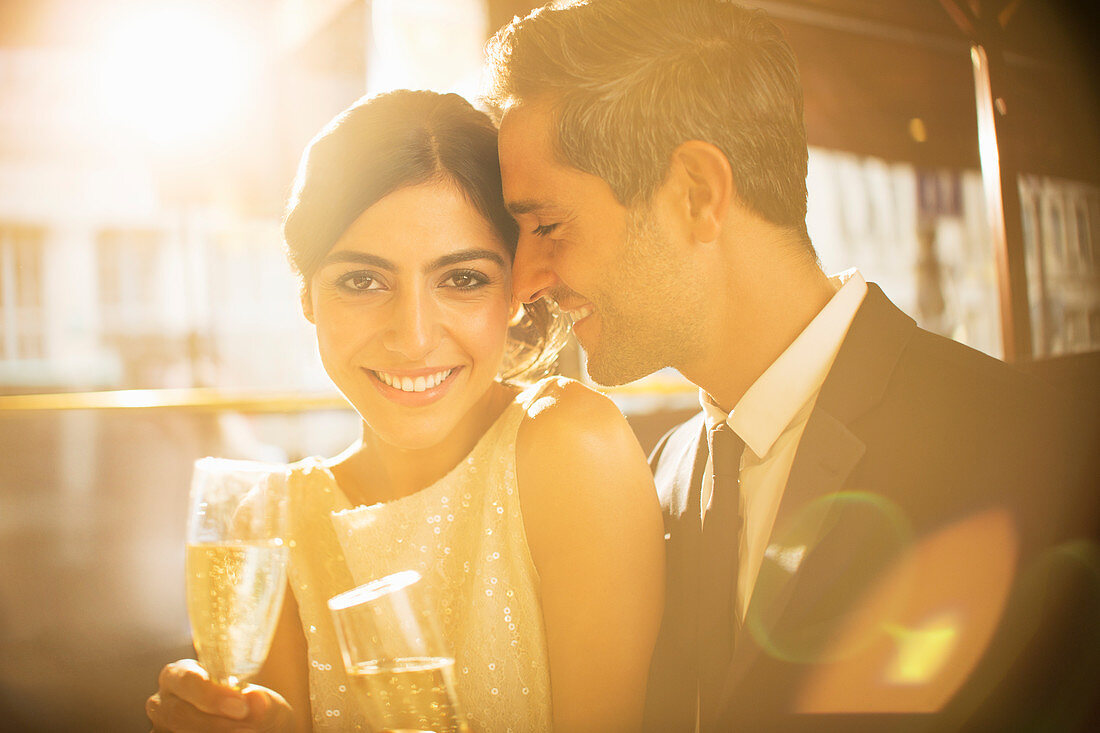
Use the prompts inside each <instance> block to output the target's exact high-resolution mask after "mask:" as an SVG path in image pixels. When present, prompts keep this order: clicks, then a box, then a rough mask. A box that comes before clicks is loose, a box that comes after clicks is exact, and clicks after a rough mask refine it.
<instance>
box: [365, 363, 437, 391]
mask: <svg viewBox="0 0 1100 733" xmlns="http://www.w3.org/2000/svg"><path fill="white" fill-rule="evenodd" d="M453 371H454V369H453V368H452V369H445V370H443V371H441V372H436V373H435V374H429V375H427V376H424V377H399V376H397V375H396V374H387V373H386V372H380V371H375V372H374V375H375V376H376V377H378V378H379V379H381V380H382V381H383V382H385V383H386V384H388V385H389V386H391V387H393V388H394V389H399V390H401V391H402V392H423V391H424V390H426V389H432V388H433V387H438V386H439V385H440V384H441V383H442V382H443V380H444V379H446V378H447V377H449V376H451V372H453Z"/></svg>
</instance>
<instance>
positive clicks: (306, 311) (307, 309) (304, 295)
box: [298, 285, 317, 325]
mask: <svg viewBox="0 0 1100 733" xmlns="http://www.w3.org/2000/svg"><path fill="white" fill-rule="evenodd" d="M298 298H299V300H300V301H301V303H302V315H304V316H305V317H306V320H307V321H309V322H310V323H312V324H314V325H316V324H317V322H316V321H314V320H313V297H312V294H311V293H310V292H309V288H308V287H307V286H305V285H303V286H302V287H301V288H300V289H299V290H298Z"/></svg>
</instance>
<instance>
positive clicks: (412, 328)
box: [382, 291, 442, 361]
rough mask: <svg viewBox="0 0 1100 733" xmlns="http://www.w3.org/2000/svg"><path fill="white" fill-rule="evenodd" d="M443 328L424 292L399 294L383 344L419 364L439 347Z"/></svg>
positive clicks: (438, 316) (437, 309) (436, 310)
mask: <svg viewBox="0 0 1100 733" xmlns="http://www.w3.org/2000/svg"><path fill="white" fill-rule="evenodd" d="M441 332H442V328H441V325H440V313H439V308H438V305H437V304H436V303H434V302H433V301H432V299H431V297H430V296H429V295H428V294H427V293H417V292H408V291H406V292H404V293H401V294H399V295H398V297H397V298H396V300H395V302H394V308H393V311H392V312H391V315H390V323H389V327H388V328H387V329H386V332H385V335H384V336H383V339H382V345H383V346H385V347H386V349H388V350H389V351H392V352H395V353H397V354H400V355H401V356H403V357H404V358H406V359H407V360H409V361H421V360H422V359H424V358H425V357H427V356H428V355H429V354H431V353H432V351H434V350H435V348H436V347H437V346H438V345H439V341H440V338H441V335H440V334H441Z"/></svg>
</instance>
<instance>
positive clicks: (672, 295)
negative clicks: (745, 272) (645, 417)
mask: <svg viewBox="0 0 1100 733" xmlns="http://www.w3.org/2000/svg"><path fill="white" fill-rule="evenodd" d="M625 239H626V242H625V246H624V248H623V257H622V262H621V263H620V266H619V267H618V268H616V269H615V270H614V271H612V272H609V273H608V276H607V278H606V279H605V281H604V282H605V285H604V287H603V288H602V289H601V293H600V294H599V296H598V297H592V298H591V300H592V302H593V304H594V305H595V306H596V309H597V314H598V318H599V319H600V321H599V325H600V331H599V340H598V343H597V344H595V346H594V347H593V348H592V350H591V351H587V350H586V351H587V355H588V364H587V367H588V374H589V376H590V377H592V379H593V380H594V381H595V382H597V383H598V384H601V385H604V386H607V387H613V386H617V385H620V384H625V383H627V382H633V381H634V380H636V379H641V378H642V377H644V376H646V375H649V374H652V373H653V372H655V371H657V370H659V369H663V368H664V367H668V366H671V367H678V365H679V364H682V363H683V362H684V361H685V360H687V359H691V358H694V357H695V355H696V354H697V353H698V352H699V351H700V350H701V349H702V345H703V343H704V334H703V333H701V330H700V326H699V321H698V319H697V318H695V317H694V316H695V315H696V314H698V313H699V311H700V308H701V306H702V303H701V302H700V300H701V297H702V289H701V288H699V287H694V286H695V285H696V284H697V282H696V281H697V278H698V273H695V272H692V271H691V269H690V266H689V263H685V262H683V261H676V259H677V258H676V257H675V256H674V255H673V254H672V252H673V250H672V246H671V242H670V241H669V237H668V236H667V234H666V233H665V231H664V229H663V228H662V227H661V225H660V222H658V221H657V220H656V218H655V217H654V216H653V215H652V214H651V213H650V212H649V211H648V210H647V209H644V208H641V207H639V208H637V209H633V210H631V212H630V214H629V219H628V224H627V231H626V235H625ZM605 293H606V294H609V295H605Z"/></svg>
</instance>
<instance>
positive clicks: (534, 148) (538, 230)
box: [500, 104, 702, 385]
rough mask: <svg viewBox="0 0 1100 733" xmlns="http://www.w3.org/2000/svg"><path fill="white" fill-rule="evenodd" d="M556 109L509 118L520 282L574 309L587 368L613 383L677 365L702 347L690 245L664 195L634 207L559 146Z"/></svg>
mask: <svg viewBox="0 0 1100 733" xmlns="http://www.w3.org/2000/svg"><path fill="white" fill-rule="evenodd" d="M554 134H555V133H554V130H553V128H552V125H551V115H550V112H549V109H548V108H547V107H546V106H544V105H540V104H529V105H525V106H522V107H515V108H512V109H510V110H509V111H508V112H507V113H506V114H505V116H504V118H503V120H502V122H501V127H500V165H501V174H502V177H503V182H504V200H505V203H506V204H507V205H508V208H509V210H510V211H511V212H512V214H513V216H515V218H516V221H517V222H518V223H519V228H520V235H519V245H518V248H517V251H516V257H515V262H514V264H513V269H512V276H513V289H514V292H515V296H516V298H517V299H519V300H522V301H524V302H530V301H533V300H537V299H538V298H540V297H544V296H546V297H550V298H552V299H553V300H555V301H556V302H557V303H558V305H559V306H560V307H561V309H562V310H564V311H566V312H567V313H569V314H570V315H571V316H572V317H573V318H574V327H573V329H574V332H575V333H576V334H577V338H578V340H579V341H580V343H581V345H582V346H583V347H584V349H585V351H586V352H587V355H588V371H589V374H591V376H592V378H593V379H594V380H596V381H597V382H599V383H601V384H605V385H615V384H623V383H625V382H629V381H633V380H635V379H639V378H641V377H643V376H645V375H647V374H650V373H652V372H654V371H656V370H657V369H660V368H662V367H665V366H678V365H679V364H680V363H681V362H682V360H683V359H684V358H685V357H688V358H690V357H691V356H693V354H694V352H696V351H698V349H699V348H700V344H701V342H702V334H699V333H696V330H697V329H698V324H697V321H696V319H694V318H692V314H693V313H694V312H695V310H694V309H695V308H696V307H697V305H698V304H697V303H695V302H694V301H695V299H696V298H697V296H698V292H699V290H698V289H697V288H693V284H694V282H695V280H696V276H695V273H693V272H692V262H691V258H690V257H689V256H688V249H690V248H684V247H683V246H681V245H680V243H678V241H677V238H676V237H675V236H670V232H669V231H668V230H667V229H666V227H665V226H664V223H663V222H664V220H665V217H663V216H662V215H661V206H660V205H659V203H657V202H658V201H659V199H660V192H658V194H657V195H656V196H655V197H654V199H653V202H654V203H653V204H652V205H651V206H645V207H639V208H638V209H634V210H629V209H627V208H626V207H624V206H623V205H622V204H620V203H619V201H618V200H617V199H616V198H615V195H614V193H613V192H612V190H611V188H610V187H609V186H608V185H607V183H606V182H605V181H604V180H603V179H602V178H599V177H598V176H594V175H591V174H588V173H585V172H583V171H580V170H578V169H576V168H573V167H571V166H568V165H564V164H562V163H561V162H559V161H558V160H557V159H556V158H555V156H554V149H553V140H554V137H553V135H554Z"/></svg>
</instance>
